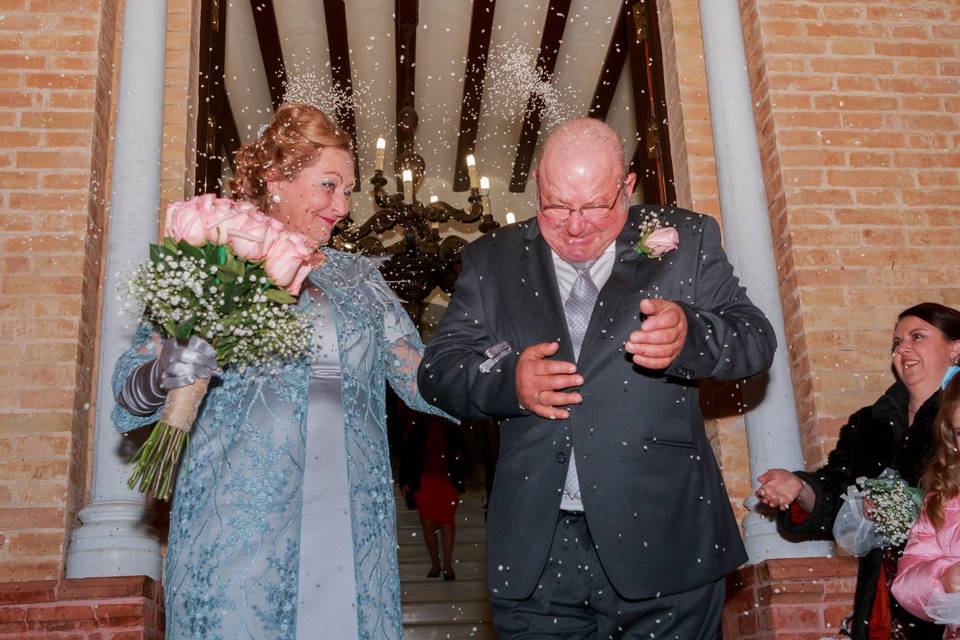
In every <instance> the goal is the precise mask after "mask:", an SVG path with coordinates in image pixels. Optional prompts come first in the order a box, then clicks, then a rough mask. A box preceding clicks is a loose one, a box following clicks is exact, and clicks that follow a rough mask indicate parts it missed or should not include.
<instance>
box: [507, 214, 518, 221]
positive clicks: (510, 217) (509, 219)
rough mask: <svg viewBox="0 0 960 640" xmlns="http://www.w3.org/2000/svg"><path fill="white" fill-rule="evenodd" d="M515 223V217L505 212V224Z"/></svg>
mask: <svg viewBox="0 0 960 640" xmlns="http://www.w3.org/2000/svg"><path fill="white" fill-rule="evenodd" d="M516 221H517V216H515V215H513V211H507V224H513V223H514V222H516Z"/></svg>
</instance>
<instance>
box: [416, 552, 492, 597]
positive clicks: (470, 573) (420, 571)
mask: <svg viewBox="0 0 960 640" xmlns="http://www.w3.org/2000/svg"><path fill="white" fill-rule="evenodd" d="M453 570H454V572H456V574H457V579H456V580H455V582H459V581H460V580H484V579H485V576H486V572H485V571H484V565H483V561H481V560H456V561H454V563H453ZM428 571H430V561H429V560H428V559H427V552H426V550H424V552H423V556H422V557H417V558H415V559H413V560H407V561H405V562H403V561H401V562H400V589H403V587H404V585H405V584H406V583H407V581H408V580H426V577H425V576H426V575H427V572H428Z"/></svg>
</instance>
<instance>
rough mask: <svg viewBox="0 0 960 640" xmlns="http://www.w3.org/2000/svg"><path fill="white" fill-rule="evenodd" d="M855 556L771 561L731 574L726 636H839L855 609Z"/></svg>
mask: <svg viewBox="0 0 960 640" xmlns="http://www.w3.org/2000/svg"><path fill="white" fill-rule="evenodd" d="M855 584H856V560H855V559H853V558H802V559H790V560H768V561H766V562H763V563H761V564H758V565H753V566H748V567H743V568H742V569H740V570H739V571H736V572H734V573H732V574H731V575H730V576H728V578H727V604H726V607H725V608H724V613H723V637H724V638H725V640H761V639H763V640H766V639H768V638H789V639H790V640H820V639H821V638H824V637H827V638H836V637H842V636H839V635H838V633H837V631H838V629H839V627H840V621H841V620H843V618H844V617H845V616H847V615H849V614H850V612H851V611H852V606H851V601H852V600H853V592H854V586H855Z"/></svg>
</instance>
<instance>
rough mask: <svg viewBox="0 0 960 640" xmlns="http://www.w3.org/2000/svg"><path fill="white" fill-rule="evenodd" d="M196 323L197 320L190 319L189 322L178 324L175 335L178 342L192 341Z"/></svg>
mask: <svg viewBox="0 0 960 640" xmlns="http://www.w3.org/2000/svg"><path fill="white" fill-rule="evenodd" d="M196 322H197V319H196V318H190V319H189V320H184V321H183V322H179V323H177V328H176V332H175V333H174V334H173V335H174V336H176V338H177V340H180V341H181V342H186V341H187V340H189V339H190V334H191V333H193V325H194V324H196Z"/></svg>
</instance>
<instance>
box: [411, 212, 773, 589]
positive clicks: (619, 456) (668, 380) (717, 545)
mask: <svg viewBox="0 0 960 640" xmlns="http://www.w3.org/2000/svg"><path fill="white" fill-rule="evenodd" d="M648 215H659V216H660V217H661V218H662V219H663V221H664V222H665V223H666V224H669V225H671V226H674V227H676V229H677V231H678V233H679V237H680V244H679V247H678V248H677V250H675V251H672V252H670V253H668V254H666V255H665V256H664V257H662V258H660V259H651V258H647V257H645V256H639V255H637V254H636V252H635V251H634V248H633V247H634V245H635V244H636V242H637V241H638V239H639V225H640V222H641V221H642V219H643V218H644V217H645V216H648ZM647 297H658V298H665V299H668V300H673V301H675V302H677V303H679V304H680V305H681V306H682V307H683V310H684V313H685V314H686V316H687V322H688V326H689V329H688V334H687V338H686V343H685V344H684V347H683V349H682V351H681V353H680V355H679V356H678V357H677V358H676V360H675V361H674V362H673V363H672V364H671V366H670V367H669V368H668V369H666V370H665V371H650V370H645V369H641V368H639V367H637V366H635V365H634V364H633V363H632V361H631V360H630V357H629V354H627V353H626V352H625V351H624V349H623V345H624V342H625V340H626V339H627V336H628V335H629V333H630V332H631V331H633V330H635V329H637V328H638V327H639V325H640V321H641V317H640V313H639V304H640V301H641V300H642V299H643V298H647ZM501 340H506V341H507V342H509V343H510V345H511V346H512V347H513V353H512V354H511V355H510V356H508V357H507V358H505V359H503V360H501V361H500V362H499V363H498V365H497V366H496V368H495V369H494V370H493V371H491V372H490V373H486V374H484V373H481V372H480V370H479V368H478V367H479V365H480V363H481V362H482V361H483V360H485V359H486V357H485V356H484V355H483V352H484V351H485V350H486V349H488V348H489V347H491V346H492V345H494V344H495V343H497V342H499V341H501ZM551 340H558V341H559V342H560V351H559V353H558V354H557V355H556V356H555V357H556V358H559V359H563V360H568V361H572V360H573V355H572V350H571V348H570V339H569V336H568V333H567V326H566V321H565V319H564V314H563V307H562V304H561V301H560V295H559V292H558V289H557V283H556V274H555V271H554V267H553V263H552V259H551V254H550V248H549V246H548V245H547V243H546V242H545V241H544V239H543V237H542V236H541V235H540V232H539V229H538V226H537V223H536V221H535V220H530V221H527V222H524V223H520V224H517V225H511V226H509V227H506V228H504V229H499V230H498V231H496V232H495V233H491V234H489V235H488V236H485V237H483V238H482V239H480V240H478V241H476V242H474V243H473V244H471V245H470V246H468V247H467V248H466V249H465V250H464V252H463V273H462V274H461V275H460V278H459V279H458V281H457V288H456V293H455V295H454V297H453V300H452V301H451V304H450V307H449V309H448V310H447V312H446V314H445V315H444V317H443V319H442V320H441V322H440V325H439V326H438V327H437V330H436V332H435V334H434V338H433V340H432V341H431V342H430V344H429V345H428V346H427V349H426V352H425V355H424V358H423V362H422V363H421V365H420V371H419V385H420V392H421V393H422V395H423V397H424V398H425V399H426V400H427V401H428V402H431V403H433V404H435V405H437V406H438V407H440V408H442V409H443V410H444V411H447V412H448V413H451V414H454V415H459V416H462V417H464V418H469V419H478V418H484V417H489V416H492V417H496V418H501V419H503V423H502V427H501V445H500V459H499V461H498V463H497V470H496V477H495V480H494V486H493V492H492V496H491V499H490V504H489V512H488V519H487V584H488V587H489V589H490V592H491V594H492V595H494V596H496V597H500V598H525V597H527V596H529V595H530V594H531V593H532V592H533V589H534V588H535V587H536V585H537V580H538V578H539V577H540V574H541V572H542V571H543V568H544V566H545V565H546V561H547V553H548V551H549V548H550V543H551V538H552V535H553V530H554V525H555V524H556V520H557V512H558V510H559V506H560V498H561V489H562V487H563V482H564V477H565V475H566V470H567V466H568V464H569V451H570V448H571V446H574V447H575V449H576V457H577V470H578V472H579V478H580V487H581V491H582V498H583V504H584V510H585V513H586V518H587V523H588V526H589V528H590V532H591V535H592V536H593V539H594V543H595V544H596V545H597V553H598V555H599V557H600V561H601V563H602V565H603V569H604V571H605V572H606V574H607V576H608V577H609V579H610V581H611V583H612V584H613V586H614V587H615V588H616V590H617V591H618V592H619V593H620V594H621V595H622V596H624V597H626V598H632V599H638V598H649V597H655V596H656V595H657V594H670V593H676V592H680V591H686V590H689V589H692V588H695V587H697V586H700V585H703V584H706V583H708V582H712V581H714V580H717V579H718V578H720V577H721V576H723V575H724V574H726V573H727V572H729V571H731V570H733V569H734V568H736V567H737V566H738V565H740V564H742V563H743V562H744V561H745V560H746V554H745V553H744V550H743V545H742V543H741V540H740V535H739V530H738V528H737V523H736V521H735V520H734V518H733V512H732V510H731V508H730V503H729V499H728V497H727V494H726V491H725V489H724V486H723V481H722V479H721V477H720V472H719V468H718V466H717V463H716V460H715V459H714V456H713V451H712V450H711V448H710V444H709V442H708V441H707V437H706V434H705V432H704V425H703V416H702V415H701V413H700V406H699V402H698V390H697V380H699V379H705V378H717V379H727V380H729V379H738V378H744V377H748V376H752V375H755V374H758V373H761V372H763V371H765V370H766V369H767V368H768V367H769V366H770V363H771V361H772V358H773V352H774V350H775V348H776V338H775V337H774V333H773V329H772V327H771V326H770V323H769V322H768V321H767V320H766V318H765V317H764V315H763V313H761V312H760V310H759V309H757V308H756V307H755V306H754V305H753V303H751V302H750V300H749V299H748V298H747V295H746V292H745V290H744V289H743V287H741V286H740V285H739V282H738V280H737V278H736V277H735V276H734V275H733V269H732V267H731V266H730V263H729V262H728V261H727V258H726V256H725V254H724V252H723V250H722V248H721V246H720V230H719V227H718V226H717V223H716V222H715V221H714V220H713V219H711V218H709V217H707V216H702V215H699V214H695V213H692V212H689V211H685V210H682V209H660V208H659V207H657V208H654V207H646V208H644V207H643V206H637V207H633V208H632V209H631V210H630V217H629V220H628V222H627V224H626V226H625V227H624V230H623V231H622V232H621V234H620V236H619V238H618V239H617V260H616V263H615V266H614V268H613V273H612V274H611V275H610V278H609V280H608V281H607V283H606V284H605V285H604V287H603V289H602V290H601V291H600V295H599V297H598V299H597V303H596V305H595V306H594V311H593V316H592V318H591V320H590V325H589V328H588V329H587V333H586V336H585V338H584V342H583V346H582V347H581V352H580V359H579V361H578V362H577V367H578V370H579V372H580V373H581V374H582V375H583V377H584V380H585V382H584V384H583V386H582V387H581V388H580V392H581V394H582V396H583V403H582V404H581V405H579V406H575V407H572V408H571V411H570V414H571V415H570V418H569V419H568V420H545V419H542V418H540V417H538V416H535V415H532V414H530V413H527V412H526V411H524V410H523V409H522V408H521V407H520V406H519V404H518V402H517V395H516V387H515V374H516V363H517V356H519V354H520V352H521V351H522V350H523V349H524V348H526V347H528V346H530V345H532V344H535V343H538V342H545V341H551Z"/></svg>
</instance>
